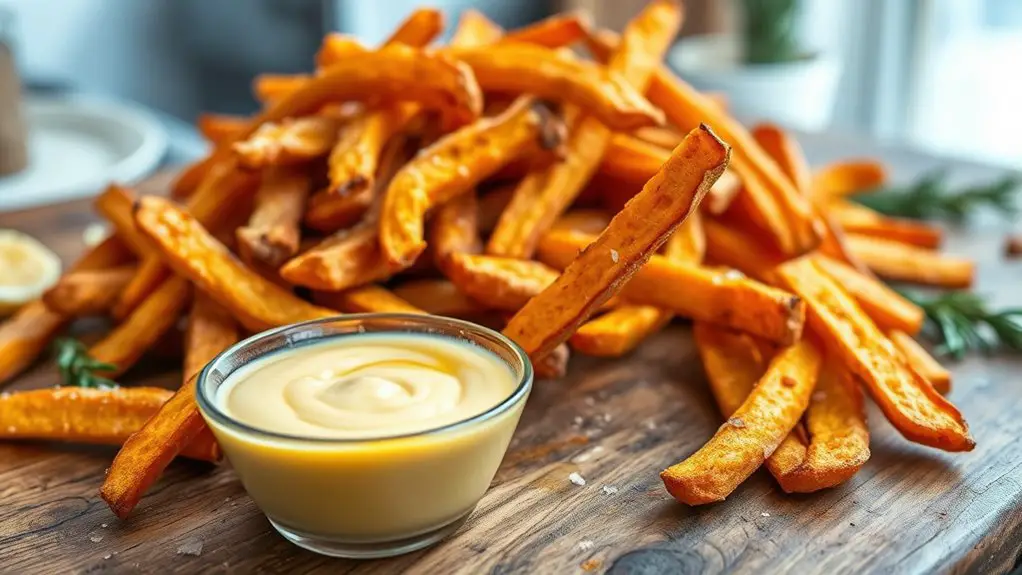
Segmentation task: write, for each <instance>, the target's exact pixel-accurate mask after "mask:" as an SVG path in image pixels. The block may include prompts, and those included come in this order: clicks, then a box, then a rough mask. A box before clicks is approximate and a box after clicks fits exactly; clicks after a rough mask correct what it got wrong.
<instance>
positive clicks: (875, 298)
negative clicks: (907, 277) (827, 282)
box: [816, 256, 926, 334]
mask: <svg viewBox="0 0 1022 575" xmlns="http://www.w3.org/2000/svg"><path fill="white" fill-rule="evenodd" d="M816 265H817V266H819V267H820V269H822V270H823V271H824V272H825V273H827V274H828V275H830V276H831V277H833V278H834V279H835V280H837V282H838V283H839V284H841V287H843V288H844V289H845V291H847V292H848V293H849V294H850V295H851V296H852V297H854V298H855V301H856V302H858V304H859V306H860V307H862V311H864V312H866V315H868V316H869V317H870V319H872V320H873V322H874V323H875V324H877V327H879V328H880V329H881V330H884V331H887V330H900V331H904V332H908V333H911V334H917V333H919V330H920V329H922V327H923V322H925V321H926V312H924V311H923V309H922V308H921V307H919V306H918V305H916V304H914V303H912V302H911V301H910V300H908V299H907V298H905V296H903V295H901V294H900V293H898V292H896V291H895V290H893V289H891V288H890V287H889V286H888V285H887V284H885V283H883V282H882V281H879V280H877V279H876V278H873V277H872V276H868V275H864V274H862V273H860V272H859V271H858V270H856V269H854V268H852V267H851V266H849V265H847V264H845V263H842V262H839V261H837V260H834V259H831V258H829V257H826V256H819V257H817V258H816Z"/></svg>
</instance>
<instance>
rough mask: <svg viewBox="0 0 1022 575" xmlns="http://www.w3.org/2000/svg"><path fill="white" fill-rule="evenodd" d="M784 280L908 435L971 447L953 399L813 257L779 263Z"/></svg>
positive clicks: (818, 329)
mask: <svg viewBox="0 0 1022 575" xmlns="http://www.w3.org/2000/svg"><path fill="white" fill-rule="evenodd" d="M777 272H778V276H779V277H780V279H781V281H782V282H784V284H785V285H787V287H788V288H789V289H791V290H792V291H794V292H795V293H797V294H799V295H800V296H802V298H803V299H805V301H806V304H807V305H808V306H809V321H810V325H812V326H813V330H814V331H815V332H816V333H817V334H818V335H819V336H820V337H821V338H823V339H824V341H825V343H826V346H827V349H829V350H831V351H833V353H835V354H836V355H837V357H839V358H840V359H841V360H842V362H843V363H844V365H845V366H846V367H848V369H850V370H851V371H852V373H854V374H856V375H858V376H859V377H860V378H862V380H863V381H864V382H865V384H866V386H867V387H868V388H869V390H870V392H871V394H872V395H873V399H874V401H875V402H876V403H877V405H878V406H879V407H880V409H881V410H882V411H883V412H884V415H885V416H887V419H888V420H889V421H890V422H891V424H892V425H894V427H895V428H897V429H898V431H900V432H901V433H902V435H904V436H905V437H906V438H907V439H909V440H910V441H915V442H916V443H921V444H923V445H929V446H931V447H936V448H938V449H943V450H946V451H970V450H972V448H973V447H975V445H976V444H975V442H974V441H973V439H972V437H970V436H969V427H968V425H967V424H966V423H965V420H964V419H963V418H962V415H961V414H960V413H959V412H958V410H957V409H956V408H955V406H954V405H952V404H951V403H950V402H949V401H947V400H946V399H944V398H943V397H942V396H941V395H940V394H939V393H937V391H936V390H934V389H933V386H932V385H930V384H929V383H928V382H927V381H926V380H924V379H923V378H921V377H920V376H919V375H918V374H916V373H915V372H914V371H913V370H911V369H909V368H908V365H907V364H906V363H905V362H904V360H903V359H902V358H901V356H900V354H899V353H898V351H897V349H896V348H895V347H894V344H892V343H891V341H890V340H889V339H887V338H886V337H885V336H884V335H883V333H881V332H880V330H879V329H878V328H877V327H876V324H874V323H873V322H872V321H871V320H870V319H869V317H867V316H866V315H865V314H864V313H863V312H862V310H861V309H860V308H859V306H858V305H856V303H855V301H854V300H852V299H851V297H849V296H848V294H847V293H845V291H844V290H843V289H841V286H840V285H838V284H837V283H836V282H835V281H834V280H833V279H831V278H830V277H829V276H827V275H826V274H824V273H823V272H822V271H820V269H819V268H818V267H816V265H815V264H814V263H813V261H812V259H809V258H800V259H797V260H792V261H789V262H786V263H784V264H782V265H781V266H780V267H778V269H777Z"/></svg>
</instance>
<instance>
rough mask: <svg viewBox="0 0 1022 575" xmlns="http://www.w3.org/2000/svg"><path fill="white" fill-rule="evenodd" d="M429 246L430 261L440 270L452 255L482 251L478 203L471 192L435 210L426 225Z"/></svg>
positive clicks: (472, 191)
mask: <svg viewBox="0 0 1022 575" xmlns="http://www.w3.org/2000/svg"><path fill="white" fill-rule="evenodd" d="M429 245H430V247H432V248H433V260H434V261H435V262H436V265H437V267H438V268H440V269H441V270H442V269H444V268H445V267H446V265H447V262H448V260H449V259H450V258H451V256H453V255H454V254H477V253H479V252H481V251H482V249H483V245H482V240H481V239H480V238H479V202H478V200H477V199H476V193H475V190H470V191H468V192H466V193H464V194H461V195H460V196H458V197H456V198H453V199H451V200H448V201H447V202H445V203H444V204H443V205H441V206H440V207H439V208H437V210H436V213H435V214H433V217H432V219H431V220H430V222H429Z"/></svg>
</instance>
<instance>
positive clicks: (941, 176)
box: [853, 170, 1022, 222]
mask: <svg viewBox="0 0 1022 575" xmlns="http://www.w3.org/2000/svg"><path fill="white" fill-rule="evenodd" d="M945 180H946V173H945V172H944V171H943V170H936V171H933V172H930V173H928V174H926V175H924V176H923V177H921V178H920V179H919V181H917V182H916V183H915V184H913V185H911V186H909V187H907V188H889V189H884V190H879V191H876V192H871V193H868V194H860V195H856V196H853V199H854V200H855V201H856V202H858V203H860V204H862V205H864V206H866V207H868V208H872V209H874V210H876V211H878V212H880V213H882V214H886V215H888V216H897V217H902V218H912V219H919V220H924V219H944V220H950V221H953V222H960V221H962V220H964V219H965V217H966V216H968V215H969V214H971V213H973V212H974V211H975V210H976V209H977V208H980V207H983V206H986V207H989V208H991V209H993V210H995V211H997V212H999V213H1001V214H1004V215H1006V216H1013V215H1015V214H1017V213H1018V206H1017V205H1016V204H1015V189H1016V188H1018V187H1019V185H1020V184H1022V176H1018V175H1008V176H1005V177H1004V178H1001V179H1000V180H997V181H995V182H991V183H989V184H983V185H978V186H971V187H967V188H965V189H963V190H961V191H958V192H952V191H951V190H949V189H948V187H947V182H946V181H945Z"/></svg>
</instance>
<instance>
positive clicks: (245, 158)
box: [232, 115, 340, 170]
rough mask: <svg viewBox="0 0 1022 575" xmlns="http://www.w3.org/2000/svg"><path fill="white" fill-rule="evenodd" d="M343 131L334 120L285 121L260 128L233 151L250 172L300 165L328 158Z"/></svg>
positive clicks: (301, 119) (327, 117) (321, 117)
mask: <svg viewBox="0 0 1022 575" xmlns="http://www.w3.org/2000/svg"><path fill="white" fill-rule="evenodd" d="M339 127H340V123H339V122H338V121H337V119H336V118H333V117H331V116H325V115H324V116H304V117H301V118H285V119H284V120H281V121H279V122H267V123H265V124H263V125H261V126H259V129H257V130H256V131H255V132H253V133H252V134H251V135H250V136H248V137H247V138H246V139H244V140H241V141H238V142H234V144H232V149H233V150H234V153H235V154H237V156H238V163H239V164H241V166H242V167H244V168H246V169H249V170H258V169H260V168H266V167H270V166H294V165H300V164H304V163H306V162H309V161H312V160H315V159H317V158H321V157H323V156H325V155H326V154H327V153H328V152H329V151H330V149H331V148H333V147H334V142H336V141H337V130H338V128H339ZM237 133H241V132H240V131H239V132H237Z"/></svg>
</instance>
